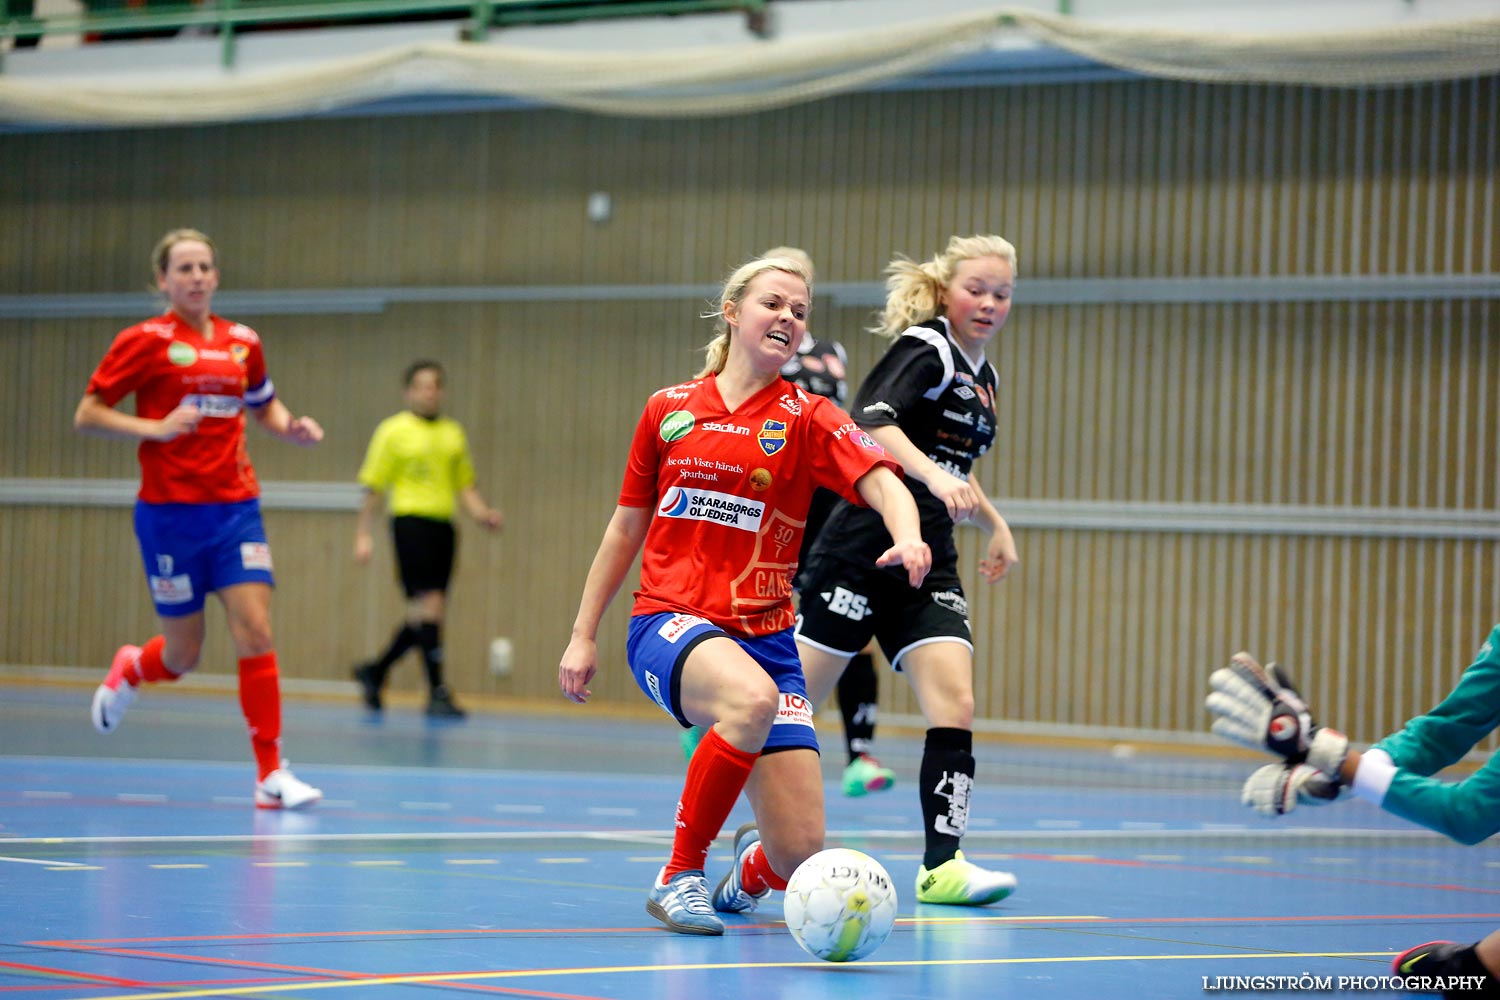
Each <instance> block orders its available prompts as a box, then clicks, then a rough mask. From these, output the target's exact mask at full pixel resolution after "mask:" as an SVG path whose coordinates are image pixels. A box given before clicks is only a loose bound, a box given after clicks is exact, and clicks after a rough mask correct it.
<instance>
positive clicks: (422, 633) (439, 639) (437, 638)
mask: <svg viewBox="0 0 1500 1000" xmlns="http://www.w3.org/2000/svg"><path fill="white" fill-rule="evenodd" d="M417 643H418V644H419V645H420V646H421V647H422V666H424V667H426V668H427V686H428V687H429V688H431V689H432V690H434V691H436V690H437V689H438V688H440V687H442V686H443V630H442V627H441V626H439V625H438V623H437V622H423V623H422V624H420V625H418V626H417Z"/></svg>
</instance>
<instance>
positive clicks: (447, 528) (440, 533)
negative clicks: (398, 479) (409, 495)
mask: <svg viewBox="0 0 1500 1000" xmlns="http://www.w3.org/2000/svg"><path fill="white" fill-rule="evenodd" d="M457 537H458V533H457V532H456V531H454V530H453V522H452V521H434V520H433V519H432V518H430V517H412V516H410V515H405V514H403V515H401V516H400V517H393V518H391V538H392V539H393V540H394V541H395V543H396V565H397V567H398V568H399V570H400V572H401V586H402V587H404V588H405V589H406V596H407V597H415V596H416V595H417V594H420V593H423V592H424V591H429V590H441V591H447V589H448V580H449V578H450V577H452V576H453V550H454V543H455V541H456V539H457Z"/></svg>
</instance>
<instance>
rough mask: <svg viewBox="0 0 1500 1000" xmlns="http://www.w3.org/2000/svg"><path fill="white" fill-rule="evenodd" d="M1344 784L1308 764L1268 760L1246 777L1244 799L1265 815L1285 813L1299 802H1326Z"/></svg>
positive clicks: (1242, 799) (1337, 792)
mask: <svg viewBox="0 0 1500 1000" xmlns="http://www.w3.org/2000/svg"><path fill="white" fill-rule="evenodd" d="M1343 787H1344V786H1343V784H1342V783H1341V782H1339V781H1337V780H1335V779H1333V778H1330V777H1328V775H1326V774H1324V773H1323V772H1322V771H1319V770H1318V769H1317V768H1315V767H1312V766H1311V765H1308V764H1267V765H1266V766H1265V767H1262V768H1260V769H1259V770H1257V771H1256V772H1255V773H1254V774H1252V775H1250V777H1249V778H1248V779H1246V781H1245V787H1244V788H1243V789H1241V790H1240V802H1242V803H1243V804H1245V805H1247V806H1249V807H1250V808H1251V809H1254V810H1255V811H1256V812H1258V813H1260V814H1261V815H1263V816H1285V815H1286V814H1287V813H1289V812H1291V811H1292V810H1293V809H1295V808H1296V807H1297V806H1299V805H1301V806H1325V805H1327V804H1328V803H1330V802H1332V801H1334V800H1335V799H1337V798H1338V797H1339V792H1340V791H1342V790H1343Z"/></svg>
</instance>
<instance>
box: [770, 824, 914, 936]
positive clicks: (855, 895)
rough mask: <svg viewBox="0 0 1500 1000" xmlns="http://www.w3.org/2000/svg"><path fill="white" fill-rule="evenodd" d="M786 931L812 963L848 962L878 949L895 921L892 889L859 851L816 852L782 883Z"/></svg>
mask: <svg viewBox="0 0 1500 1000" xmlns="http://www.w3.org/2000/svg"><path fill="white" fill-rule="evenodd" d="M783 912H784V914H785V916H786V926H787V929H788V930H790V931H791V932H792V937H794V938H796V940H797V943H798V944H800V945H801V946H802V948H803V949H804V950H805V951H806V952H807V953H808V954H809V955H812V956H813V957H815V958H821V959H823V960H824V961H827V962H854V961H857V960H859V959H861V958H864V957H865V956H866V955H869V954H870V953H871V952H873V951H874V950H875V949H876V948H879V947H880V946H881V944H882V943H884V942H885V939H886V938H888V937H890V936H891V927H892V926H894V925H895V922H896V887H895V885H894V884H892V882H891V876H890V875H889V874H888V873H887V872H886V870H885V869H884V868H882V867H881V865H880V862H878V861H876V860H875V859H874V858H872V857H870V856H869V855H868V854H863V853H861V852H859V851H852V850H849V849H847V848H842V847H839V848H832V849H830V850H827V851H819V852H818V853H817V854H814V855H813V856H812V857H810V858H808V859H807V860H806V861H804V862H802V864H800V865H799V866H797V870H796V871H795V872H793V873H792V877H791V878H790V879H788V880H787V884H786V897H785V900H784V903H783Z"/></svg>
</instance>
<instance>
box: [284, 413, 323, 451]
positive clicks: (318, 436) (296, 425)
mask: <svg viewBox="0 0 1500 1000" xmlns="http://www.w3.org/2000/svg"><path fill="white" fill-rule="evenodd" d="M286 439H287V440H288V441H290V442H292V444H300V445H302V446H303V447H306V446H308V445H314V444H317V443H318V442H319V441H321V440H323V428H322V427H320V426H319V425H318V422H317V421H316V420H314V419H313V418H312V417H298V418H297V419H296V420H293V421H292V422H291V423H289V424H287V425H286Z"/></svg>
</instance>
